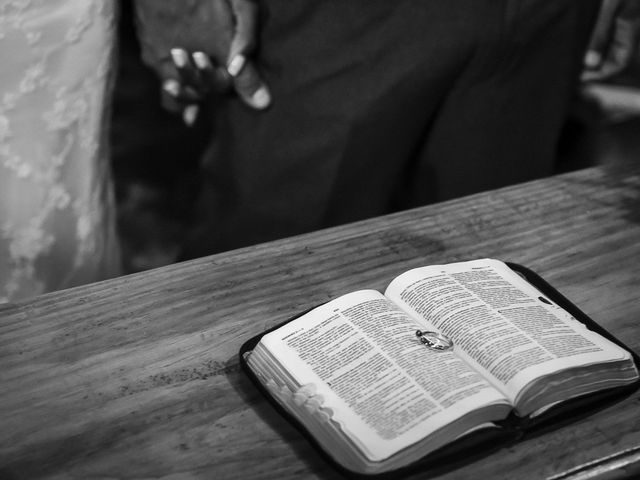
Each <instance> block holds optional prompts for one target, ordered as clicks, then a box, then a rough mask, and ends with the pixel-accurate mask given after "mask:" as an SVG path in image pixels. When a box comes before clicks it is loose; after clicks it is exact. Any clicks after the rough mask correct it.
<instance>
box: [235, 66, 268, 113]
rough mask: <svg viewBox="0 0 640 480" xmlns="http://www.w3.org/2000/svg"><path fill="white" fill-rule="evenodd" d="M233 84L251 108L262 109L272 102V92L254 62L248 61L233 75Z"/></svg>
mask: <svg viewBox="0 0 640 480" xmlns="http://www.w3.org/2000/svg"><path fill="white" fill-rule="evenodd" d="M233 86H234V88H235V90H236V92H237V94H238V96H239V97H240V99H241V100H242V101H243V102H244V103H246V104H247V105H248V106H249V107H251V108H255V109H257V110H262V109H264V108H267V107H268V106H269V105H270V104H271V93H270V92H269V89H268V88H267V86H266V85H265V83H264V82H263V81H262V79H261V78H260V75H259V74H258V70H257V69H256V67H255V65H254V64H253V63H252V62H249V61H247V63H246V64H245V65H244V68H243V69H242V70H241V71H240V73H238V74H237V75H236V76H235V77H233Z"/></svg>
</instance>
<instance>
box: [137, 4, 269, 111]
mask: <svg viewBox="0 0 640 480" xmlns="http://www.w3.org/2000/svg"><path fill="white" fill-rule="evenodd" d="M135 9H136V25H137V32H138V37H139V39H140V46H141V51H142V59H143V61H144V62H145V63H146V64H147V65H148V66H150V67H151V68H152V69H154V70H155V71H156V73H157V74H158V75H159V76H160V78H161V80H162V81H163V96H164V98H163V101H164V104H165V106H167V107H168V108H170V109H173V110H176V109H177V110H181V109H182V108H183V107H184V106H185V105H190V104H193V103H197V102H198V101H200V100H201V99H202V98H203V97H204V96H205V95H206V94H207V93H208V91H209V89H211V88H217V89H218V90H220V89H224V88H228V87H229V86H231V87H232V88H233V89H234V90H235V92H236V93H237V94H238V96H239V97H240V98H241V99H242V100H243V101H244V102H245V103H246V104H247V105H248V106H250V107H252V108H255V109H262V108H265V107H267V106H268V105H269V103H270V101H271V97H270V94H269V91H268V89H267V87H266V85H265V84H264V82H263V81H262V79H261V78H260V75H259V73H258V70H257V68H256V66H255V64H254V62H253V60H252V58H251V52H252V51H253V49H254V47H255V42H256V38H257V37H256V36H257V19H258V5H257V4H256V3H254V2H253V1H251V0H180V1H175V0H135Z"/></svg>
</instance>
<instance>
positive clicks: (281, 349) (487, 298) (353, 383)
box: [243, 259, 638, 474]
mask: <svg viewBox="0 0 640 480" xmlns="http://www.w3.org/2000/svg"><path fill="white" fill-rule="evenodd" d="M243 361H244V362H246V364H245V366H246V367H247V368H248V370H249V371H250V372H251V373H252V374H253V375H254V376H255V378H256V379H257V380H258V381H259V382H260V383H261V384H262V386H263V387H264V388H265V389H266V391H267V392H268V393H269V394H270V395H271V396H272V397H273V398H274V399H275V400H276V402H277V403H278V404H280V406H281V407H283V408H284V409H285V410H286V412H288V413H289V415H290V416H292V417H293V418H294V419H295V421H297V422H299V424H301V425H302V426H303V427H304V429H306V430H307V431H308V433H310V434H311V435H312V436H313V438H314V439H315V441H316V442H317V444H319V445H320V446H321V447H322V449H323V450H324V451H325V453H327V454H328V455H329V456H330V457H331V458H332V459H333V460H335V461H336V462H337V463H338V464H339V465H341V466H342V467H344V468H345V469H347V470H348V471H351V472H356V473H362V474H376V473H382V472H387V471H390V470H395V469H398V468H401V467H404V466H406V465H409V464H411V463H412V462H415V461H416V460H418V459H420V458H421V457H423V456H425V455H427V454H429V453H430V452H433V451H435V450H436V449H438V448H440V447H442V446H444V445H446V444H448V443H450V442H453V441H455V440H456V439H459V438H461V437H463V436H465V435H468V434H470V433H471V432H475V431H478V430H480V429H484V428H500V426H501V422H505V420H507V419H508V418H509V419H514V418H515V419H516V421H518V420H519V419H522V420H523V421H529V420H530V419H532V418H535V417H538V416H544V415H545V413H546V412H547V411H549V410H553V409H554V407H555V406H557V405H559V404H561V402H565V401H567V400H569V399H575V398H576V397H580V396H585V395H588V394H593V393H594V392H598V391H603V390H605V389H610V388H614V387H622V386H625V385H627V386H628V385H632V384H635V383H637V382H638V370H637V368H636V366H635V363H634V359H633V356H632V354H631V353H630V352H629V351H627V350H625V349H624V348H622V347H620V346H618V345H617V344H615V343H613V342H612V341H610V340H608V339H606V338H604V337H603V336H602V335H600V334H598V333H596V332H594V331H592V330H590V329H588V328H587V326H585V324H584V323H582V322H580V321H578V320H577V319H576V318H574V316H572V315H571V314H570V313H569V312H567V311H566V310H565V309H563V308H561V307H560V306H559V305H558V304H557V303H556V302H554V301H552V300H551V299H550V298H549V296H548V295H546V294H545V293H543V292H542V291H541V290H539V289H538V288H536V287H535V286H534V285H532V284H531V283H530V282H529V281H527V280H525V279H524V278H523V276H521V275H520V274H519V273H516V272H515V271H514V270H513V269H511V268H510V267H509V266H507V265H506V264H505V263H503V262H500V261H497V260H492V259H482V260H474V261H469V262H461V263H453V264H449V265H434V266H428V267H423V268H417V269H413V270H410V271H408V272H405V273H403V274H401V275H400V276H398V277H396V278H395V279H394V280H393V281H392V282H391V284H390V285H389V286H388V288H387V289H386V291H385V293H384V295H383V294H382V293H380V292H377V291H375V290H361V291H356V292H353V293H349V294H347V295H344V296H341V297H339V298H336V299H334V300H332V301H330V302H328V303H325V304H323V305H321V306H318V307H316V308H314V309H313V310H310V311H309V312H307V313H305V314H303V315H302V316H300V317H298V318H296V319H294V320H291V321H289V322H288V323H286V324H284V325H282V326H280V327H278V328H276V329H275V330H272V331H270V332H269V333H267V334H264V335H263V336H261V338H260V339H259V341H258V340H257V339H256V341H255V342H254V343H252V349H251V350H247V349H245V350H243ZM505 423H509V422H505Z"/></svg>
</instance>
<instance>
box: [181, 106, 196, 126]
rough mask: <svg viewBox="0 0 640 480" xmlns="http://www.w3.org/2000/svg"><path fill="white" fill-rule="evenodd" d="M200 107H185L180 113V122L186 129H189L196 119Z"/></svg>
mask: <svg viewBox="0 0 640 480" xmlns="http://www.w3.org/2000/svg"><path fill="white" fill-rule="evenodd" d="M199 112H200V107H198V105H187V106H186V107H185V109H184V110H183V111H182V121H183V122H184V123H185V125H186V126H187V127H191V126H192V125H193V124H194V123H196V120H197V118H198V113H199Z"/></svg>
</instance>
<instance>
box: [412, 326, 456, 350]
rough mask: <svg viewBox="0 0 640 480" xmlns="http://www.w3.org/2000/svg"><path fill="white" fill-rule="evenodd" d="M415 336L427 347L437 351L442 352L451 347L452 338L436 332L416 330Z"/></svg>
mask: <svg viewBox="0 0 640 480" xmlns="http://www.w3.org/2000/svg"><path fill="white" fill-rule="evenodd" d="M416 336H417V337H418V338H420V342H421V343H422V344H423V345H424V346H425V347H427V348H430V349H431V350H435V351H437V352H444V351H446V350H450V349H452V348H453V340H451V339H450V338H449V337H447V336H445V335H443V334H441V333H438V332H423V331H421V330H416Z"/></svg>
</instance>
